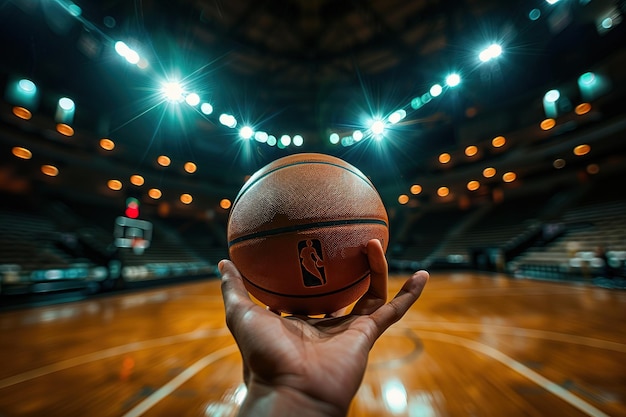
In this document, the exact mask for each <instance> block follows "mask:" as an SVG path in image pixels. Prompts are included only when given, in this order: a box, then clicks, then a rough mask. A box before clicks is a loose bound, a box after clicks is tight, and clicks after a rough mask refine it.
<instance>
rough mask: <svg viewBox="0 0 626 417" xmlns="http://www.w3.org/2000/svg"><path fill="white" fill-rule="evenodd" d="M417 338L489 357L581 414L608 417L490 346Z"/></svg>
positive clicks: (429, 335)
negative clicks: (447, 344) (444, 343)
mask: <svg viewBox="0 0 626 417" xmlns="http://www.w3.org/2000/svg"><path fill="white" fill-rule="evenodd" d="M417 333H418V336H420V337H424V338H426V339H431V340H438V341H440V342H447V343H451V344H454V345H458V346H463V347H466V348H468V349H471V350H474V351H476V352H480V353H482V354H484V355H486V356H489V357H490V358H492V359H495V360H496V361H498V362H500V363H501V364H503V365H504V366H507V367H509V368H510V369H512V370H513V371H515V372H517V373H519V374H520V375H522V376H524V377H526V378H528V379H529V380H531V381H532V382H534V383H535V384H537V385H539V386H540V387H542V388H543V389H545V390H546V391H548V392H550V393H552V394H554V395H556V396H557V397H559V398H560V399H562V400H563V401H565V402H566V403H568V404H569V405H571V406H572V407H575V408H577V409H578V410H580V411H582V412H583V413H585V414H587V415H590V416H593V417H609V415H608V414H605V413H604V412H602V411H601V410H599V409H597V408H596V407H594V406H593V405H591V404H589V403H588V402H586V401H584V400H583V399H581V398H580V397H577V396H576V395H574V394H572V393H571V392H570V391H568V390H566V389H565V388H563V387H561V386H560V385H558V384H556V383H554V382H552V381H550V380H549V379H548V378H546V377H544V376H542V375H540V374H538V373H537V372H535V371H533V370H532V369H530V368H528V367H527V366H525V365H523V364H522V363H520V362H518V361H516V360H515V359H513V358H511V357H510V356H508V355H506V354H504V353H502V352H500V351H499V350H497V349H494V348H492V347H491V346H487V345H484V344H482V343H478V342H476V341H473V340H470V339H465V338H462V337H459V336H453V335H449V334H445V333H438V332H429V331H419V332H417Z"/></svg>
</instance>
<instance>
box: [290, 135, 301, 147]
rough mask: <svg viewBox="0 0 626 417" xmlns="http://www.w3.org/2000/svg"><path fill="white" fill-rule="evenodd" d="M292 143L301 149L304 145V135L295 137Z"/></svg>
mask: <svg viewBox="0 0 626 417" xmlns="http://www.w3.org/2000/svg"><path fill="white" fill-rule="evenodd" d="M292 142H293V144H294V146H298V147H300V146H302V145H304V138H303V137H302V135H295V136H294V137H293V140H292Z"/></svg>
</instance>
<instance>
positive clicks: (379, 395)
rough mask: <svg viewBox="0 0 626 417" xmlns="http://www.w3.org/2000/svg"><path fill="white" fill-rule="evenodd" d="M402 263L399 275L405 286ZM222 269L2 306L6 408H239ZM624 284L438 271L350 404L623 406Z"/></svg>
mask: <svg viewBox="0 0 626 417" xmlns="http://www.w3.org/2000/svg"><path fill="white" fill-rule="evenodd" d="M403 280H404V277H402V276H397V277H393V278H392V279H391V282H390V292H393V293H395V291H397V289H398V288H399V286H400V284H401V282H402V281H403ZM219 291H220V290H219V282H218V281H217V280H216V279H212V280H207V281H201V282H193V283H184V284H180V285H176V286H169V287H161V288H157V289H149V290H142V291H136V292H133V293H124V294H117V295H111V296H106V297H99V298H96V299H90V300H86V301H79V302H73V303H66V304H60V305H55V306H46V307H39V308H29V309H20V310H12V311H5V312H2V313H0V329H1V336H0V416H1V417H13V416H93V417H99V416H219V417H225V416H233V415H235V413H236V410H237V405H238V403H239V402H240V401H241V399H242V398H243V396H244V395H245V387H244V386H243V385H242V378H241V373H242V371H241V363H240V358H239V354H238V351H237V350H236V347H235V345H234V342H233V340H232V338H231V336H230V334H229V333H228V331H227V329H226V328H225V325H224V313H223V309H222V301H221V296H220V292H219ZM625 319H626V292H624V291H617V290H607V289H601V288H594V287H591V286H585V285H567V284H557V283H549V282H540V281H530V280H513V279H510V278H507V277H503V276H494V275H479V274H473V273H472V274H470V273H434V274H432V276H431V280H430V282H429V284H428V286H427V288H426V290H425V291H424V293H423V295H422V298H421V299H420V300H419V301H418V303H417V304H416V305H415V306H414V307H413V308H412V309H411V310H410V311H409V312H408V314H407V315H406V316H405V317H404V319H403V320H402V321H400V322H399V323H397V324H396V325H395V326H393V327H392V328H391V329H390V330H389V331H388V332H387V333H386V334H385V335H384V336H383V337H382V338H381V339H380V340H379V341H378V343H377V345H376V346H375V347H374V349H373V350H372V353H371V356H370V363H369V365H368V369H367V372H366V375H365V378H364V381H363V384H362V386H361V388H360V390H359V392H358V393H357V396H356V398H355V400H354V402H353V405H352V408H351V411H350V415H351V416H355V417H356V416H409V417H417V416H419V417H428V416H498V417H502V416H585V415H589V416H626V324H625Z"/></svg>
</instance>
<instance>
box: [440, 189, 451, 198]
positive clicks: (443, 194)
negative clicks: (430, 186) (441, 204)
mask: <svg viewBox="0 0 626 417" xmlns="http://www.w3.org/2000/svg"><path fill="white" fill-rule="evenodd" d="M448 194H450V189H449V188H448V187H439V188H438V189H437V195H438V196H439V197H446V196H447V195H448Z"/></svg>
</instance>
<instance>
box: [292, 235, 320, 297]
mask: <svg viewBox="0 0 626 417" xmlns="http://www.w3.org/2000/svg"><path fill="white" fill-rule="evenodd" d="M298 253H299V254H300V259H301V263H300V271H301V272H302V282H303V284H304V286H305V287H316V286H318V285H324V284H326V274H325V273H324V258H323V255H322V243H321V242H320V241H319V240H317V239H307V240H302V241H300V242H298Z"/></svg>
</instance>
